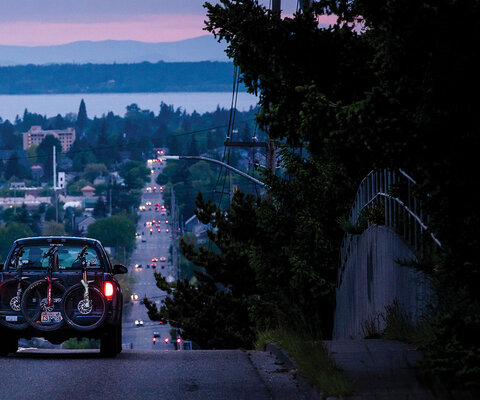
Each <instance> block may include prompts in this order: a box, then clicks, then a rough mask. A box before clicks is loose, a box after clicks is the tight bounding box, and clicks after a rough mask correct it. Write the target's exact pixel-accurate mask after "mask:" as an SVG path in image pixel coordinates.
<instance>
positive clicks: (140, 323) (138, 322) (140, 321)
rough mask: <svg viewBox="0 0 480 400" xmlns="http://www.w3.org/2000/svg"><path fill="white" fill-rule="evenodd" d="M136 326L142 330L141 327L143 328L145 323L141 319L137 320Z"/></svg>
mask: <svg viewBox="0 0 480 400" xmlns="http://www.w3.org/2000/svg"><path fill="white" fill-rule="evenodd" d="M135 326H136V327H137V328H140V327H141V326H143V321H142V320H141V319H136V320H135Z"/></svg>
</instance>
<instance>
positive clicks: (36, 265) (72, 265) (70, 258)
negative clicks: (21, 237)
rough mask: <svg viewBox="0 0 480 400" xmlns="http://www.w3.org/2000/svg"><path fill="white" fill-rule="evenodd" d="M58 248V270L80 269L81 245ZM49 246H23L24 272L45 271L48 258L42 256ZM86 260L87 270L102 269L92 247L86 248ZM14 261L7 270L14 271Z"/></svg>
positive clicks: (21, 261) (96, 253) (63, 245)
mask: <svg viewBox="0 0 480 400" xmlns="http://www.w3.org/2000/svg"><path fill="white" fill-rule="evenodd" d="M57 246H58V265H59V269H60V270H75V269H81V268H82V266H81V263H80V261H79V260H78V254H79V253H80V252H81V251H82V246H81V245H65V244H60V245H57ZM50 247H51V246H50V245H49V244H46V245H24V246H23V248H24V252H23V255H22V258H21V259H20V263H21V264H22V266H23V269H24V270H28V269H46V268H47V267H48V257H47V258H44V257H43V255H44V254H45V253H46V252H47V251H48V250H49V249H50ZM86 259H87V263H88V268H102V265H101V262H100V260H101V258H100V255H99V254H98V252H97V250H96V249H95V248H93V247H89V248H87V254H86ZM15 268H16V266H15V265H14V261H13V260H10V263H9V266H8V269H9V270H12V269H15Z"/></svg>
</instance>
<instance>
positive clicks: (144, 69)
mask: <svg viewBox="0 0 480 400" xmlns="http://www.w3.org/2000/svg"><path fill="white" fill-rule="evenodd" d="M232 75H233V65H232V64H231V63H225V62H208V61H203V62H189V63H185V62H171V63H166V62H158V63H155V64H152V63H149V62H143V63H140V64H53V65H18V66H12V67H0V93H2V94H40V93H49V94H50V93H119V92H121V93H132V92H133V93H138V92H225V91H227V92H228V91H230V90H231V87H232V84H231V81H232Z"/></svg>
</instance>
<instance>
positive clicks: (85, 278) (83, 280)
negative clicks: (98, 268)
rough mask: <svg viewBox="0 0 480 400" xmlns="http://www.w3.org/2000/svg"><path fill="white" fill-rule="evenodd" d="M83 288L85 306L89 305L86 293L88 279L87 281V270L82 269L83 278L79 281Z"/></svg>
mask: <svg viewBox="0 0 480 400" xmlns="http://www.w3.org/2000/svg"><path fill="white" fill-rule="evenodd" d="M80 282H81V283H82V285H83V288H84V289H85V292H84V294H83V299H84V300H85V307H87V308H89V307H90V297H89V294H88V281H87V271H83V279H82V280H81V281H80Z"/></svg>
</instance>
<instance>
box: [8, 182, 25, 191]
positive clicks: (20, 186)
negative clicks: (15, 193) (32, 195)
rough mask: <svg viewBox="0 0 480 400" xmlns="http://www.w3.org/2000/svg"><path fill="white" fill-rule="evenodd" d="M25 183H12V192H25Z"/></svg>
mask: <svg viewBox="0 0 480 400" xmlns="http://www.w3.org/2000/svg"><path fill="white" fill-rule="evenodd" d="M26 188H27V187H26V185H25V182H10V190H25V189H26Z"/></svg>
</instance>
